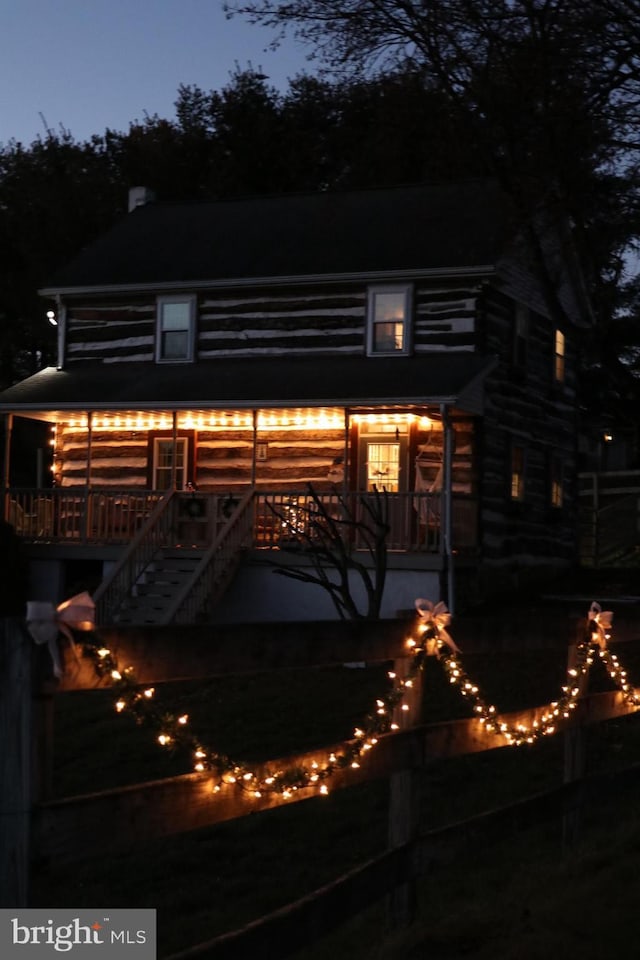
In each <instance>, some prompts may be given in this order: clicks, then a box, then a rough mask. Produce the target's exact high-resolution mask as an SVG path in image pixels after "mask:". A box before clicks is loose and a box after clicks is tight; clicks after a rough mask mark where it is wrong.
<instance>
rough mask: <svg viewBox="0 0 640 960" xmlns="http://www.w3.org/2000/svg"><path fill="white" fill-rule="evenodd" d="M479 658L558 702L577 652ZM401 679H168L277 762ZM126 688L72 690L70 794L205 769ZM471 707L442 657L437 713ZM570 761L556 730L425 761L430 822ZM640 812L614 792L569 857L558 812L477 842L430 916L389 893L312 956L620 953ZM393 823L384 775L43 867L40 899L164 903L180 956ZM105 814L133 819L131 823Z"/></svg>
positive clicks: (303, 886) (628, 651) (602, 759)
mask: <svg viewBox="0 0 640 960" xmlns="http://www.w3.org/2000/svg"><path fill="white" fill-rule="evenodd" d="M620 657H621V659H622V660H623V661H624V663H625V665H626V664H628V665H629V673H630V676H631V678H632V680H633V679H634V677H640V647H639V648H638V649H636V645H635V644H628V645H625V647H624V651H623V652H621V653H620ZM464 664H465V668H466V670H467V671H468V673H469V675H470V676H472V677H473V678H474V679H475V680H477V681H478V682H479V683H480V685H481V687H482V689H483V690H484V691H485V692H486V695H487V698H488V699H489V700H492V701H493V702H496V703H497V704H498V706H499V707H500V709H503V710H509V709H517V708H519V707H526V706H532V705H535V704H537V703H543V702H548V701H549V700H550V699H552V698H554V697H555V696H556V695H557V690H558V686H559V684H560V683H561V682H562V680H563V677H564V669H565V664H564V658H563V657H562V656H561V655H555V654H553V653H540V652H537V653H535V654H527V653H523V654H518V655H516V654H512V655H509V656H507V657H505V656H497V655H496V656H489V655H483V656H477V657H470V656H469V657H464ZM384 683H385V671H384V670H383V669H382V668H372V669H367V670H358V669H346V668H332V669H326V670H325V669H322V670H311V671H305V672H299V671H280V672H277V673H270V674H263V675H261V676H252V677H249V676H243V677H234V678H227V679H224V680H220V679H217V680H215V681H214V680H211V681H201V682H198V683H188V684H186V683H185V684H167V685H163V687H162V689H159V690H158V694H159V696H160V698H161V700H164V701H165V702H166V703H167V706H170V705H171V703H172V701H174V700H176V701H177V702H178V703H179V706H180V709H181V710H183V711H187V712H189V714H190V717H191V718H192V720H193V723H194V727H195V728H197V729H198V731H199V732H202V734H203V736H204V737H205V738H208V739H209V740H210V742H211V743H212V744H214V745H215V746H216V747H217V748H219V749H221V750H224V751H226V752H228V753H229V754H231V755H232V756H238V757H239V758H241V759H252V760H259V759H267V758H269V757H273V756H282V755H285V754H287V753H289V752H296V751H299V750H305V749H311V748H313V747H317V746H322V745H323V744H327V743H333V742H335V741H337V740H340V739H342V738H345V737H348V736H349V735H350V734H351V732H352V730H353V727H354V726H355V725H357V724H358V723H359V722H361V720H362V717H363V715H364V714H366V712H367V711H368V710H369V709H370V707H371V705H372V703H373V701H374V700H375V697H376V696H377V695H378V694H379V692H380V690H381V688H382V686H383V685H384ZM604 685H606V680H604V679H603V678H602V677H601V676H600V677H599V676H596V677H594V682H593V683H592V689H594V688H595V689H597V688H598V687H602V686H604ZM111 700H112V697H111V695H110V694H109V693H108V692H105V691H90V692H86V693H85V692H83V693H70V694H64V695H60V696H59V697H58V699H57V701H56V748H55V749H56V769H55V792H56V795H58V796H65V795H73V794H77V793H82V792H89V791H93V790H100V789H104V788H107V787H111V786H118V785H124V784H127V783H136V782H139V781H142V780H147V779H154V778H157V777H163V776H171V775H174V774H177V773H181V772H186V770H188V769H189V765H188V762H187V760H186V759H185V758H183V757H180V756H175V757H168V756H167V755H166V754H164V753H163V752H162V751H160V750H159V749H157V747H156V746H155V745H154V744H153V743H152V742H151V737H150V734H149V732H148V731H147V730H146V729H145V728H144V727H137V726H136V725H135V724H134V723H133V722H130V718H127V717H125V716H118V715H116V714H115V711H114V710H113V708H112V706H111ZM467 709H468V708H467V706H466V705H465V704H464V703H463V702H462V701H461V699H460V698H459V696H458V695H457V694H456V693H455V691H453V690H452V689H451V687H450V685H448V684H447V683H446V682H445V680H444V678H443V674H442V671H441V669H440V667H439V665H438V664H437V663H436V662H435V661H434V660H430V661H429V662H428V664H427V669H426V677H425V714H426V719H427V721H429V720H437V719H444V718H446V719H451V718H453V717H455V716H467V715H468V713H467ZM636 721H637V718H635V717H630V718H626V719H624V720H619V721H614V722H612V723H609V724H603V725H600V726H599V727H597V728H595V729H592V730H591V731H590V734H589V766H590V769H593V770H596V769H598V770H601V769H614V768H615V767H617V766H622V765H625V764H628V763H630V762H632V761H634V760H636V759H638V758H639V756H640V727H639V725H638V723H637V722H636ZM80 758H81V759H80ZM562 761H563V758H562V739H561V738H560V737H555V738H550V739H549V740H544V741H542V742H541V743H540V744H538V745H536V746H534V747H532V748H528V747H527V748H520V749H517V750H496V751H492V752H488V753H483V754H479V755H475V756H469V757H459V758H455V759H452V760H448V761H441V762H438V763H436V764H434V765H432V766H431V767H429V768H428V769H427V770H426V772H425V774H424V789H423V802H422V824H423V825H424V828H425V829H429V828H432V827H436V826H438V825H440V824H444V823H448V822H451V821H455V820H457V819H462V818H464V817H467V816H470V815H472V814H473V813H476V812H480V811H482V810H485V809H488V808H490V807H494V806H498V805H501V804H505V803H507V802H508V801H509V800H510V799H515V798H517V797H520V796H526V795H528V794H531V793H534V792H536V791H538V790H542V789H545V788H547V787H553V786H556V785H557V784H559V783H560V782H561V779H562ZM633 813H634V804H633V800H630V801H628V800H626V799H625V798H617V797H616V798H613V800H612V804H611V807H610V810H609V811H607V810H604V809H600V810H599V811H598V817H596V818H595V819H594V821H593V823H592V824H591V829H590V832H589V837H590V840H589V841H588V843H587V844H586V845H585V846H584V847H583V848H582V849H581V851H580V852H579V853H578V854H577V855H576V856H575V857H573V858H572V859H571V860H569V861H563V860H561V858H560V857H559V849H560V847H559V837H558V830H557V827H554V828H552V829H549V828H545V829H538V830H532V831H529V832H528V833H526V834H522V835H521V836H518V837H517V838H516V839H515V840H509V841H505V842H501V843H494V844H492V845H491V846H490V847H488V848H486V849H482V848H478V849H477V850H474V851H470V853H469V856H468V857H466V858H460V859H459V860H458V861H457V862H456V863H454V864H452V865H450V866H448V867H446V868H443V870H442V871H441V872H439V873H438V874H437V875H433V876H432V877H428V878H427V879H426V880H425V881H424V882H422V883H421V885H420V910H419V919H418V922H417V923H416V924H415V926H414V927H413V928H412V929H411V930H410V931H409V933H402V934H400V933H397V934H396V935H395V936H393V935H389V931H387V930H386V927H385V911H384V904H383V903H382V904H381V903H378V904H376V905H374V906H373V907H372V908H371V909H370V910H368V911H366V912H365V913H364V914H362V915H360V916H359V917H357V918H355V919H354V920H353V921H351V922H350V923H349V924H347V925H345V926H344V927H343V928H342V929H341V930H340V931H339V932H336V934H333V935H331V936H330V937H328V938H326V940H325V941H321V942H320V943H318V944H317V945H315V946H311V945H310V946H309V947H308V948H305V949H304V950H303V951H302V952H300V953H299V956H300V957H302V958H304V960H323V958H325V957H326V958H331V960H340V958H342V957H344V958H345V960H346V958H349V960H360V958H362V960H364V958H367V960H376V958H379V960H391V958H393V957H395V956H403V957H407V958H411V957H416V958H417V957H423V956H424V957H427V956H428V957H430V958H436V960H438V958H440V957H442V958H445V957H467V956H468V957H472V958H477V960H488V958H489V957H491V960H510V958H514V960H515V958H516V957H517V958H518V960H534V958H537V957H543V956H544V957H547V956H548V955H549V953H550V952H551V951H553V953H554V954H557V952H558V951H563V952H564V953H565V955H566V956H571V957H572V956H577V955H578V954H579V955H580V956H581V958H586V960H589V958H590V957H593V958H594V960H595V958H596V957H598V960H599V958H600V957H602V956H604V955H608V954H609V949H608V947H607V949H606V950H604V949H603V944H605V940H604V939H603V938H605V937H607V936H608V937H610V938H613V939H612V940H611V942H614V941H615V938H616V937H617V938H618V940H620V938H621V937H622V933H620V932H619V927H620V925H622V929H627V932H628V924H626V922H625V920H624V910H625V909H628V910H630V909H631V893H630V892H629V889H628V888H630V887H633V886H634V881H633V879H632V874H633V870H632V866H633V855H634V853H637V851H638V848H639V847H640V831H638V830H636V828H635V823H634V820H633V816H632V814H633ZM623 815H629V819H628V821H625V819H624V816H623ZM607 817H608V819H607ZM386 821H387V785H386V783H384V782H381V783H371V784H366V785H363V786H360V787H356V788H352V789H346V790H341V791H336V792H335V793H332V794H330V796H329V797H327V798H316V799H313V800H308V801H305V802H302V803H298V804H294V805H292V806H289V807H281V808H278V809H276V810H273V811H269V812H265V813H261V814H256V815H254V816H251V817H247V818H244V819H242V820H238V821H234V822H231V823H224V824H220V825H218V826H216V827H212V828H209V829H206V830H200V831H195V832H193V833H189V834H184V835H181V836H180V835H179V836H174V837H169V838H165V839H163V840H162V841H161V842H158V843H157V844H154V845H153V847H151V848H149V849H146V850H143V851H140V852H138V853H137V854H136V855H131V856H127V857H124V856H123V857H111V858H108V859H104V860H100V861H99V862H96V861H86V862H84V863H80V864H76V865H74V866H73V867H70V868H62V867H59V868H56V866H55V865H49V866H48V867H47V868H46V869H45V867H44V865H41V867H40V869H39V870H38V871H37V872H36V875H35V877H34V884H33V897H32V902H33V905H34V906H35V905H42V906H51V907H54V906H72V907H82V906H87V907H90V906H96V905H101V906H105V905H106V906H111V907H114V908H115V907H119V906H122V907H132V906H148V907H155V908H156V909H157V910H158V931H159V956H160V957H162V956H167V955H168V954H170V953H172V952H175V951H178V950H180V949H183V948H185V947H187V946H189V945H191V944H194V943H197V942H199V941H201V940H204V939H209V938H211V937H213V936H215V935H216V934H218V933H221V932H224V931H226V930H231V929H235V928H236V927H238V926H240V925H242V924H244V923H246V922H248V921H249V920H251V919H254V918H257V917H259V916H261V915H263V914H264V913H267V912H269V911H271V910H273V909H275V908H277V907H279V906H283V905H285V904H286V903H288V902H290V901H292V900H294V899H297V898H298V897H299V896H301V895H303V894H304V893H306V892H309V891H311V890H313V889H315V888H316V887H318V886H320V885H321V884H323V883H326V882H328V881H330V880H332V879H334V878H335V877H336V876H338V875H340V874H341V873H343V872H345V871H346V870H348V869H349V868H350V867H352V866H354V865H355V864H357V863H359V862H360V861H362V860H364V859H366V858H368V857H370V856H373V855H374V854H376V853H378V852H381V851H382V850H384V849H385V846H386V830H387V822H386ZM612 823H614V824H615V826H612ZM100 828H101V829H104V830H106V831H111V830H117V824H112V823H107V824H102V825H101V827H100ZM605 889H606V891H607V892H608V893H610V894H611V896H610V897H607V909H606V910H604V911H603V910H594V909H592V906H591V905H592V904H593V903H594V902H596V903H601V902H602V891H603V890H605ZM610 904H611V908H610V907H609V905H610ZM607 918H609V919H607ZM589 930H590V931H591V932H586V933H585V931H589ZM554 938H555V940H554ZM608 942H609V941H607V943H608ZM554 943H555V946H554ZM596 943H599V947H600V951H601V952H600V953H597V950H596V948H595V946H594V944H596ZM394 951H395V952H394ZM523 951H524V952H523ZM589 951H591V952H589Z"/></svg>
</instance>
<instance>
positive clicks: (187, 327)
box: [156, 296, 195, 361]
mask: <svg viewBox="0 0 640 960" xmlns="http://www.w3.org/2000/svg"><path fill="white" fill-rule="evenodd" d="M194 328H195V297H188V296H187V297H158V316H157V328H156V360H167V361H180V360H193V345H194V339H195V337H194Z"/></svg>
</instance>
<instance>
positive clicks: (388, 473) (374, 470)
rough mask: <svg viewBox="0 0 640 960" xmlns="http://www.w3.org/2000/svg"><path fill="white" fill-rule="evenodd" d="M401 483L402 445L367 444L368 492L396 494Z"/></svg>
mask: <svg viewBox="0 0 640 960" xmlns="http://www.w3.org/2000/svg"><path fill="white" fill-rule="evenodd" d="M399 482H400V444H399V443H368V444H367V490H374V489H376V488H377V489H378V490H382V489H384V490H387V491H388V492H389V493H396V492H397V491H398V489H399Z"/></svg>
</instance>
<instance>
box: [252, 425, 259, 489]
mask: <svg viewBox="0 0 640 960" xmlns="http://www.w3.org/2000/svg"><path fill="white" fill-rule="evenodd" d="M251 414H252V416H253V434H252V436H253V446H252V450H251V486H252V487H255V485H256V444H257V442H258V411H257V410H252V411H251Z"/></svg>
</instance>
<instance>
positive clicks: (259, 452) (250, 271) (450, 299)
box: [0, 181, 589, 622]
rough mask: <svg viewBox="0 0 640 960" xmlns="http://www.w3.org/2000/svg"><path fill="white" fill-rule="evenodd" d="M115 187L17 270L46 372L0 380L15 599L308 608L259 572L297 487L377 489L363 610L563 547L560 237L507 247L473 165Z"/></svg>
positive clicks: (472, 579)
mask: <svg viewBox="0 0 640 960" xmlns="http://www.w3.org/2000/svg"><path fill="white" fill-rule="evenodd" d="M130 208H131V209H130V212H129V214H128V216H127V217H125V218H124V219H123V220H122V221H121V222H119V223H118V224H117V225H116V226H115V227H114V228H113V229H111V230H110V231H109V232H108V233H107V234H106V235H104V236H103V237H101V238H100V239H98V240H97V241H96V242H94V243H92V244H91V245H90V246H88V247H87V248H86V249H84V250H83V251H82V252H80V253H79V255H78V256H77V257H76V258H75V259H74V260H73V261H72V262H71V263H69V264H68V266H66V267H65V268H64V269H62V270H61V271H60V272H59V274H58V275H57V277H55V278H54V280H53V281H52V282H51V284H50V285H49V286H47V287H46V288H45V289H44V290H42V291H41V293H42V296H43V297H44V298H45V300H46V306H47V307H49V308H50V309H51V311H52V312H53V314H54V316H55V320H56V322H57V332H58V358H57V366H56V367H50V368H46V369H44V370H42V371H40V372H39V373H37V374H35V375H34V376H32V377H30V378H29V379H27V380H25V381H23V382H21V383H18V384H16V385H15V386H13V387H11V388H9V389H7V390H6V391H4V393H3V394H0V410H1V411H2V412H3V413H4V414H5V418H6V442H5V457H4V469H3V488H4V489H3V494H4V498H3V504H4V511H5V517H6V518H7V519H9V520H10V521H11V522H12V523H13V524H14V526H15V528H16V530H17V531H18V533H19V534H20V535H21V537H22V538H23V541H24V544H25V550H26V552H27V553H28V556H29V559H30V563H31V571H32V593H33V594H35V596H34V598H35V597H36V596H37V597H38V598H40V599H54V600H59V599H62V597H63V596H64V595H65V593H66V594H68V593H69V591H70V590H72V589H73V588H74V586H75V585H76V583H77V582H78V581H81V582H82V585H86V584H87V582H91V584H92V587H95V588H97V590H96V599H97V600H98V602H99V610H100V616H101V618H102V622H113V621H121V622H126V621H129V622H169V621H171V620H178V621H189V620H197V619H202V618H208V619H212V620H218V621H220V620H243V619H246V620H257V619H272V620H277V619H306V618H318V617H325V616H326V617H331V616H333V615H335V611H334V610H333V608H332V605H331V603H330V600H329V598H328V596H327V595H326V594H325V591H323V590H322V589H320V588H319V587H317V586H313V585H308V584H303V583H299V582H295V581H292V580H290V579H287V578H285V577H274V576H273V564H276V565H277V564H278V563H279V562H284V561H286V560H288V561H289V562H290V561H291V554H290V553H289V552H288V550H287V542H288V541H289V542H290V541H291V533H292V531H294V532H295V528H296V525H297V524H300V523H301V522H302V519H303V518H304V517H305V516H307V515H308V514H307V512H306V511H307V509H308V506H309V502H310V501H309V488H308V485H309V484H312V485H313V489H314V490H315V491H316V493H317V496H318V497H319V498H320V499H321V502H322V503H323V505H325V506H326V507H327V509H328V510H329V511H330V512H331V511H333V512H334V514H336V515H337V513H339V511H340V510H341V509H344V507H345V505H346V506H347V507H349V508H350V509H352V510H353V515H354V516H356V515H357V512H358V510H360V511H362V503H363V502H364V501H365V500H366V499H367V498H371V497H374V496H375V492H376V491H384V494H385V500H386V505H387V510H388V525H389V533H388V538H387V548H388V573H387V581H386V587H385V594H384V602H383V606H382V615H384V616H393V615H395V614H396V613H397V612H398V611H400V610H406V609H410V608H412V606H413V601H414V599H415V598H416V597H418V596H426V597H430V598H431V599H434V600H436V599H438V598H439V597H444V598H446V599H447V600H448V602H449V604H450V606H453V604H454V602H459V603H463V602H464V603H469V602H473V601H475V600H480V599H483V598H485V597H486V596H488V595H490V594H491V593H492V592H493V593H496V592H499V591H501V590H504V589H510V588H512V587H513V586H517V585H519V584H520V583H521V582H522V580H523V579H524V578H526V577H527V576H530V575H538V576H540V575H541V574H546V575H549V576H552V575H553V573H554V572H555V571H557V570H558V569H559V568H563V567H566V566H568V565H570V564H572V563H573V561H574V559H575V552H576V525H575V519H576V518H575V483H574V480H575V471H576V443H577V437H576V391H575V375H576V346H575V345H576V339H577V337H578V336H579V334H580V329H581V327H584V326H585V324H587V323H588V322H589V312H588V309H587V308H586V307H585V305H584V303H583V301H582V298H581V295H580V286H579V284H577V283H575V282H573V281H574V280H575V274H576V271H574V270H569V269H568V267H567V263H570V262H571V260H570V257H569V256H568V254H567V253H566V249H565V248H564V247H562V246H561V245H560V243H559V242H558V243H549V244H548V245H547V247H546V248H545V258H544V262H542V261H541V259H540V256H539V255H538V256H537V257H533V256H531V255H530V254H529V252H528V250H529V245H528V244H527V243H526V242H525V241H524V240H523V235H522V231H520V230H519V229H518V224H517V222H516V221H515V220H514V218H513V215H512V211H511V210H510V208H509V205H508V204H507V202H506V201H505V198H504V196H503V195H501V193H500V192H499V190H498V189H497V187H496V186H495V184H493V183H491V182H485V181H472V182H465V183H457V184H446V185H417V186H408V187H398V188H389V189H378V190H375V189H374V190H363V191H357V192H351V193H319V194H312V195H296V194H294V195H284V196H274V197H266V198H249V199H231V200H223V201H212V202H207V203H194V204H166V203H156V202H155V201H154V200H153V198H150V197H149V196H148V194H147V193H146V191H144V190H142V189H140V188H137V189H136V190H134V191H132V193H131V197H130ZM43 312H44V311H43ZM25 420H35V421H38V422H40V423H41V424H44V425H46V430H47V431H48V437H49V443H48V449H49V450H50V471H49V472H50V474H51V478H50V482H49V481H45V480H43V479H42V477H41V476H39V477H38V482H37V484H36V486H35V487H32V488H25V487H17V486H16V484H15V482H14V479H13V472H12V431H13V434H14V435H15V431H16V430H17V428H18V425H19V423H22V422H24V421H25ZM362 547H363V543H361V542H358V536H357V535H355V536H353V537H352V538H351V543H350V547H349V549H351V550H353V551H355V552H356V553H358V552H359V551H360V549H361V548H362ZM361 556H364V554H361ZM265 561H268V562H265ZM296 562H297V563H301V564H303V563H304V562H305V561H304V557H300V556H297V557H296ZM158 583H160V585H161V586H160V587H158ZM354 589H355V588H354ZM159 594H164V596H163V598H160V597H159Z"/></svg>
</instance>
